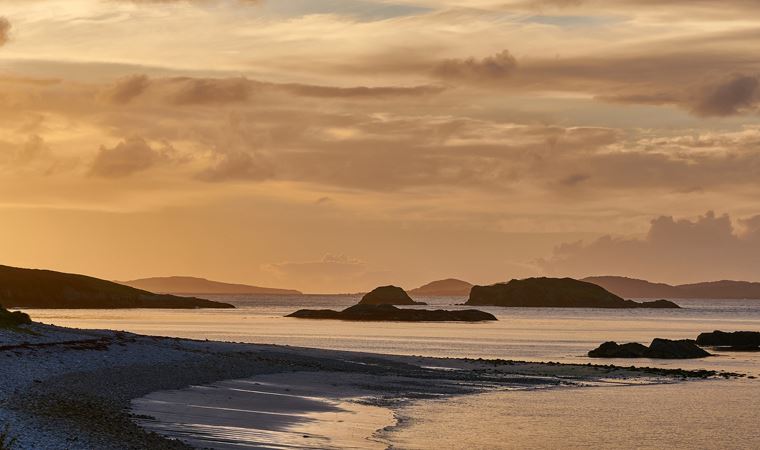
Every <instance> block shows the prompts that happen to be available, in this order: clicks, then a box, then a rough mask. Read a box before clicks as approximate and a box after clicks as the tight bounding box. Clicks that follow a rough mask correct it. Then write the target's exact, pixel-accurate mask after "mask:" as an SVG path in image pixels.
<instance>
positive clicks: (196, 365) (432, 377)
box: [0, 324, 721, 449]
mask: <svg viewBox="0 0 760 450" xmlns="http://www.w3.org/2000/svg"><path fill="white" fill-rule="evenodd" d="M0 360H2V361H3V364H2V365H0V376H1V377H2V379H3V384H2V386H0V421H2V422H3V423H4V424H8V426H9V429H10V432H11V434H12V435H13V436H14V437H16V438H17V439H18V442H17V448H19V449H58V448H71V449H78V448H82V449H85V448H100V449H123V448H153V449H161V448H190V445H194V446H201V447H203V446H214V447H216V448H223V445H224V435H223V434H221V435H220V434H219V433H218V431H219V430H220V429H225V430H228V431H229V430H233V433H249V434H250V436H251V437H252V438H251V442H252V443H256V442H258V444H255V445H254V444H252V445H251V447H250V448H277V447H269V446H267V445H269V444H271V443H272V441H276V440H278V439H280V440H285V441H286V442H290V444H292V445H294V446H296V448H298V446H301V447H304V448H308V447H309V446H316V447H323V448H324V447H328V448H329V447H330V446H331V445H336V446H340V447H343V448H350V447H352V446H355V445H358V443H362V445H363V446H364V447H366V448H373V447H372V446H375V447H377V448H383V447H384V444H383V443H382V442H380V441H378V440H377V439H376V433H375V432H376V431H377V430H379V429H382V428H385V427H392V426H394V425H397V424H396V416H395V415H394V411H395V410H396V409H397V408H400V407H402V406H404V405H407V404H408V403H410V402H413V401H414V400H419V399H440V398H446V397H449V396H459V395H465V394H473V393H483V392H491V391H498V390H514V389H535V388H552V387H562V386H592V385H600V384H602V385H605V384H621V383H622V384H640V383H673V382H678V381H682V380H687V379H693V378H698V379H702V378H705V377H708V378H709V377H716V378H717V377H720V376H721V374H718V373H716V372H712V371H683V370H666V369H642V368H638V369H634V368H617V367H613V366H591V365H568V364H557V363H520V362H513V361H503V360H466V359H454V358H429V357H413V356H385V355H375V354H369V353H358V352H345V351H334V350H318V349H308V348H298V347H287V346H274V345H257V344H237V343H225V342H213V341H198V340H187V339H176V338H162V337H151V336H142V335H137V334H131V333H125V332H116V331H105V330H76V329H69V328H62V327H56V326H49V325H40V324H33V325H30V326H25V327H23V328H20V329H16V330H7V329H6V330H2V331H0ZM230 380H233V381H230ZM230 389H234V390H235V392H236V394H241V393H243V394H245V395H236V396H235V400H234V402H232V403H230V402H229V401H230V400H231V397H228V396H225V397H224V399H225V404H224V406H223V408H226V409H225V410H226V411H227V413H226V414H221V415H220V414H217V413H218V412H219V411H220V408H222V406H221V405H220V404H218V403H214V398H216V397H218V394H220V393H222V394H223V393H224V391H225V390H230ZM167 391H168V392H167ZM210 392H214V395H208V393H210ZM204 394H206V395H204ZM204 398H205V399H206V400H207V401H210V403H208V402H207V403H208V404H205V405H204V404H203V399H204ZM172 401H173V402H175V403H177V402H179V403H183V404H186V405H193V407H192V408H189V409H188V410H187V411H186V414H184V415H183V414H180V415H179V416H181V417H179V416H178V417H174V418H173V419H174V420H173V421H174V422H177V423H179V424H180V426H179V428H172V429H167V428H166V427H163V426H162V425H161V424H164V423H166V420H167V419H169V421H170V422H172V420H171V419H172V417H167V416H166V414H174V415H175V416H176V415H177V409H176V408H170V410H166V411H162V408H161V406H160V405H162V404H164V405H165V404H167V402H172ZM236 402H237V403H236ZM175 406H176V405H175ZM201 409H206V410H208V411H213V412H214V414H208V415H207V417H211V418H213V420H215V422H212V423H207V424H206V425H207V427H208V428H207V429H206V430H205V431H204V430H200V431H199V430H198V429H194V430H190V431H191V432H188V430H184V432H183V431H182V429H181V423H183V420H185V419H186V418H187V415H188V414H194V415H196V416H197V412H198V410H201ZM162 414H163V416H162ZM157 418H160V419H163V420H155V419H157ZM197 419H198V417H195V419H194V420H193V421H190V422H193V423H194V422H198V423H200V424H203V420H197ZM138 424H139V425H138ZM178 430H179V431H178ZM209 430H210V432H209ZM347 430H350V431H347ZM159 433H160V434H159ZM167 436H168V437H167ZM238 437H239V436H238ZM174 438H182V441H178V440H175V439H174ZM315 443H317V444H315ZM236 448H240V446H237V447H236Z"/></svg>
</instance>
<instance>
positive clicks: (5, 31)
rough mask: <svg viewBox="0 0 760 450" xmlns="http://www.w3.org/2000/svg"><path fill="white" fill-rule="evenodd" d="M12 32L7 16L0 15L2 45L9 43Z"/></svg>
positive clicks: (0, 45)
mask: <svg viewBox="0 0 760 450" xmlns="http://www.w3.org/2000/svg"><path fill="white" fill-rule="evenodd" d="M10 33H11V23H10V22H9V21H8V19H6V18H5V17H0V47H2V46H3V45H5V44H7V43H8V39H9V38H10Z"/></svg>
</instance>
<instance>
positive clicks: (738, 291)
mask: <svg viewBox="0 0 760 450" xmlns="http://www.w3.org/2000/svg"><path fill="white" fill-rule="evenodd" d="M583 281H588V282H590V283H594V284H597V285H599V286H602V287H603V288H605V289H607V290H608V291H610V292H613V293H615V294H617V295H619V296H622V297H630V298H674V299H679V298H683V299H690V298H700V299H708V298H715V299H758V300H760V283H755V282H750V281H731V280H723V281H708V282H703V283H692V284H681V285H669V284H665V283H652V282H649V281H646V280H639V279H635V278H628V277H618V276H599V277H587V278H584V279H583Z"/></svg>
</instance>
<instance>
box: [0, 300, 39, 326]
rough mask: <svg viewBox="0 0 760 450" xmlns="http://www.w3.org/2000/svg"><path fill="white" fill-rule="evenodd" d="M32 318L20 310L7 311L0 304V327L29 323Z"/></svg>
mask: <svg viewBox="0 0 760 450" xmlns="http://www.w3.org/2000/svg"><path fill="white" fill-rule="evenodd" d="M30 323H32V319H31V318H30V317H29V315H28V314H24V313H22V312H21V311H13V312H11V311H8V310H7V309H5V308H3V306H2V305H0V328H13V327H17V326H19V325H29V324H30Z"/></svg>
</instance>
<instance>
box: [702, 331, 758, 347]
mask: <svg viewBox="0 0 760 450" xmlns="http://www.w3.org/2000/svg"><path fill="white" fill-rule="evenodd" d="M697 344H699V345H701V346H703V347H721V348H725V350H736V351H760V332H757V331H734V332H731V333H727V332H725V331H717V330H716V331H713V332H712V333H702V334H700V335H699V336H698V337H697Z"/></svg>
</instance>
